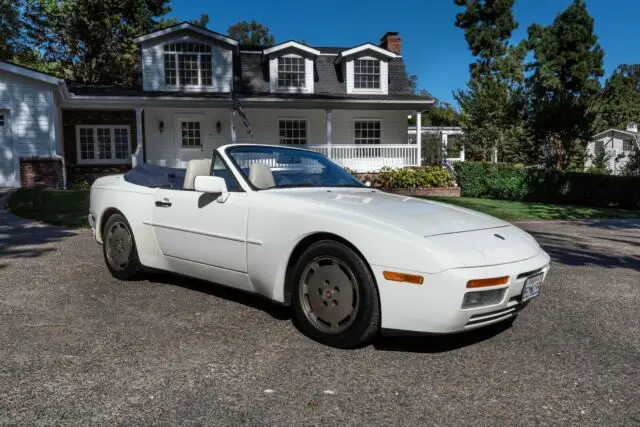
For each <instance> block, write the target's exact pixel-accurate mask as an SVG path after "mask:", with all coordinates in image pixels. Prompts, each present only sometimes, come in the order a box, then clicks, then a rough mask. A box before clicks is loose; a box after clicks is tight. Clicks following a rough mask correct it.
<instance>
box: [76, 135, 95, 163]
mask: <svg viewBox="0 0 640 427" xmlns="http://www.w3.org/2000/svg"><path fill="white" fill-rule="evenodd" d="M79 143H80V159H81V160H93V159H94V146H93V129H92V128H81V129H80V141H79Z"/></svg>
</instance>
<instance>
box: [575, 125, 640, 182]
mask: <svg viewBox="0 0 640 427" xmlns="http://www.w3.org/2000/svg"><path fill="white" fill-rule="evenodd" d="M639 135H640V134H639V133H638V125H637V124H636V123H635V122H631V123H629V125H628V126H627V129H626V130H621V129H608V130H606V131H604V132H600V133H598V134H596V135H594V136H593V137H592V138H591V141H589V143H588V144H587V161H586V163H585V167H587V168H589V167H592V166H594V158H596V157H597V156H598V155H601V154H602V153H603V152H606V153H608V154H610V156H609V159H608V164H609V170H610V171H611V173H612V174H614V175H619V174H620V173H621V171H622V169H623V168H624V166H625V165H626V164H627V161H628V160H629V158H630V157H631V154H632V153H633V151H634V150H638V149H640V146H639V144H640V142H639V141H640V138H639Z"/></svg>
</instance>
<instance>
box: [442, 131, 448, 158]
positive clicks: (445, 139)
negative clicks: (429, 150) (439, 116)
mask: <svg viewBox="0 0 640 427" xmlns="http://www.w3.org/2000/svg"><path fill="white" fill-rule="evenodd" d="M442 152H443V153H444V158H445V159H447V158H448V157H449V134H448V133H446V132H442Z"/></svg>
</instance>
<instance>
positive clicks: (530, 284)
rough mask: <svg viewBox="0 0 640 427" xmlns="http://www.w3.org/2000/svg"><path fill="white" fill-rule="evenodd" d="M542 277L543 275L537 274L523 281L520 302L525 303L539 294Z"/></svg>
mask: <svg viewBox="0 0 640 427" xmlns="http://www.w3.org/2000/svg"><path fill="white" fill-rule="evenodd" d="M543 277H544V273H538V274H536V275H535V276H531V277H529V278H528V279H527V280H525V281H524V286H523V287H522V295H521V297H520V300H521V302H527V301H529V300H530V299H532V298H535V297H537V296H538V295H539V294H540V285H542V278H543Z"/></svg>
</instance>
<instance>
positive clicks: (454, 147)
mask: <svg viewBox="0 0 640 427" xmlns="http://www.w3.org/2000/svg"><path fill="white" fill-rule="evenodd" d="M409 118H411V116H409ZM421 134H422V141H421V143H422V158H423V159H424V163H426V164H434V163H441V160H442V159H443V158H444V159H445V160H447V162H448V163H456V162H464V160H465V154H464V143H463V141H462V136H463V135H464V132H463V130H462V128H461V127H459V126H423V127H422V132H421ZM407 142H408V143H409V144H415V143H416V142H417V132H416V126H409V128H408V130H407Z"/></svg>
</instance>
